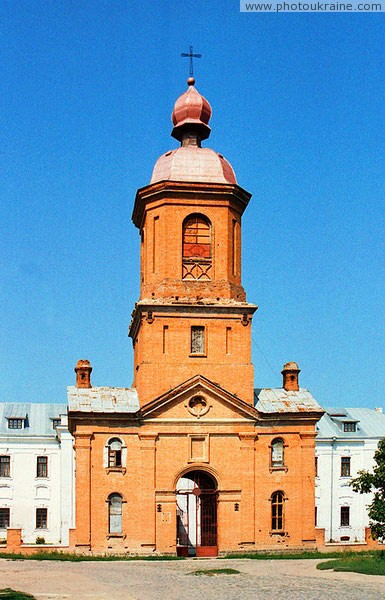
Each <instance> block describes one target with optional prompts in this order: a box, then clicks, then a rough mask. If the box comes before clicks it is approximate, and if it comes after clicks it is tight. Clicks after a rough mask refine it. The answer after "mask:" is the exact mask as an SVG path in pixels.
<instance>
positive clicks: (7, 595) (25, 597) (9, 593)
mask: <svg viewBox="0 0 385 600" xmlns="http://www.w3.org/2000/svg"><path fill="white" fill-rule="evenodd" d="M0 599H1V600H35V597H34V596H31V594H24V592H16V591H15V590H11V588H6V589H4V590H0Z"/></svg>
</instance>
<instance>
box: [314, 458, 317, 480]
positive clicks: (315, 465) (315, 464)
mask: <svg viewBox="0 0 385 600" xmlns="http://www.w3.org/2000/svg"><path fill="white" fill-rule="evenodd" d="M314 467H315V476H316V477H318V456H316V457H315V458H314Z"/></svg>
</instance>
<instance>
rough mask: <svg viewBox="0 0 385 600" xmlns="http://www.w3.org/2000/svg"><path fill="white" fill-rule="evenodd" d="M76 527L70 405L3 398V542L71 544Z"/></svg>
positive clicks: (0, 465) (0, 509) (0, 464)
mask: <svg viewBox="0 0 385 600" xmlns="http://www.w3.org/2000/svg"><path fill="white" fill-rule="evenodd" d="M73 526H74V457H73V440H72V436H71V434H70V433H69V431H68V422H67V405H66V404H33V403H8V402H0V540H4V539H5V538H6V535H7V527H13V528H21V529H22V539H23V542H24V543H26V544H31V543H32V544H34V543H36V540H38V541H39V538H40V541H41V540H42V538H43V539H44V542H45V543H47V544H54V545H68V543H69V529H70V528H72V527H73Z"/></svg>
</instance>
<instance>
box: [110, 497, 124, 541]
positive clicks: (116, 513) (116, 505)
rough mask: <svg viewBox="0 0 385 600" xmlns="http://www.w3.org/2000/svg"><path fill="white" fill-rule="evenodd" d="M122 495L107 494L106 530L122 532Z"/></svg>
mask: <svg viewBox="0 0 385 600" xmlns="http://www.w3.org/2000/svg"><path fill="white" fill-rule="evenodd" d="M122 500H123V499H122V496H121V495H120V494H110V495H109V496H108V532H109V533H122V531H123V522H122Z"/></svg>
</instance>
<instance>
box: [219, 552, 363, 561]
mask: <svg viewBox="0 0 385 600" xmlns="http://www.w3.org/2000/svg"><path fill="white" fill-rule="evenodd" d="M368 554H372V552H370V551H369V550H362V551H361V552H354V551H353V550H351V551H350V550H346V551H344V552H318V551H317V550H309V551H305V552H290V553H285V552H281V553H279V552H240V553H234V554H226V555H225V556H220V557H219V558H221V559H224V558H226V559H237V558H251V559H253V560H299V559H301V560H302V559H308V558H309V559H310V558H312V559H315V558H341V556H366V555H368Z"/></svg>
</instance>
